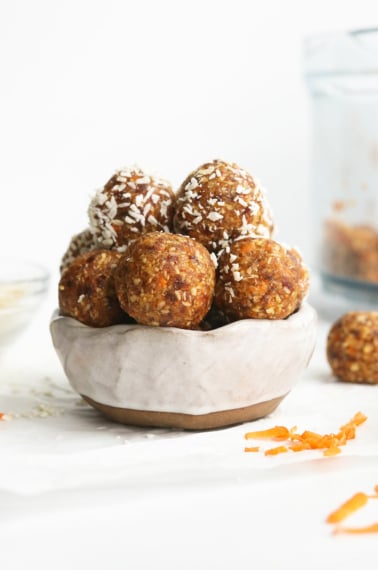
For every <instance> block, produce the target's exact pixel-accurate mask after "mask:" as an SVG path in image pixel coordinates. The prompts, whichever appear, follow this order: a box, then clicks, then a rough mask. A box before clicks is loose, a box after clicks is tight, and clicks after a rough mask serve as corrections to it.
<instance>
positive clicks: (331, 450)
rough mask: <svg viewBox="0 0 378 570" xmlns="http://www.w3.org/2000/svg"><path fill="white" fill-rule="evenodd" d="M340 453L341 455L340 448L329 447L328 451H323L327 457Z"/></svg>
mask: <svg viewBox="0 0 378 570" xmlns="http://www.w3.org/2000/svg"><path fill="white" fill-rule="evenodd" d="M339 453H341V449H340V447H328V449H325V450H324V451H323V455H324V456H325V457H332V455H338V454H339Z"/></svg>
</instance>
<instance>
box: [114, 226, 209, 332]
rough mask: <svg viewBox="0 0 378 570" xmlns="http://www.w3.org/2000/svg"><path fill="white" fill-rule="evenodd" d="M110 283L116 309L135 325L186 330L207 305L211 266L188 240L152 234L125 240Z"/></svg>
mask: <svg viewBox="0 0 378 570" xmlns="http://www.w3.org/2000/svg"><path fill="white" fill-rule="evenodd" d="M115 283H116V290H117V295H118V299H119V301H120V304H121V306H122V308H123V309H124V310H125V311H126V312H127V313H128V314H129V315H130V316H132V317H133V318H134V319H135V320H136V321H137V322H138V323H140V324H144V325H152V326H167V327H177V328H184V329H192V328H195V327H196V326H197V325H198V324H199V323H200V322H201V321H202V319H203V318H204V316H205V315H206V313H207V312H208V310H209V308H210V306H211V302H212V299H213V296H214V284H215V267H214V264H213V261H212V259H211V257H210V254H209V252H208V251H207V250H206V249H205V248H204V247H203V246H202V245H201V244H200V243H198V242H196V241H194V240H193V239H191V238H188V237H186V236H182V235H175V234H169V233H163V232H153V233H150V234H145V235H143V236H141V237H139V238H138V239H137V240H136V241H134V242H133V243H131V244H130V246H129V247H128V249H127V251H126V253H125V254H124V256H123V258H122V260H121V261H120V263H119V265H118V268H117V271H116V274H115Z"/></svg>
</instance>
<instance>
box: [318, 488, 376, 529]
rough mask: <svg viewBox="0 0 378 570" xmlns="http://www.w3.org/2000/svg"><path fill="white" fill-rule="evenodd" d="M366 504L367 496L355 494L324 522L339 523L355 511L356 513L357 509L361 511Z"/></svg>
mask: <svg viewBox="0 0 378 570" xmlns="http://www.w3.org/2000/svg"><path fill="white" fill-rule="evenodd" d="M367 502H368V496H367V495H366V494H365V493H356V494H355V495H353V497H351V498H350V499H348V500H347V501H346V502H345V503H343V504H342V505H341V506H340V507H339V508H338V509H336V511H333V512H332V513H331V514H329V515H328V517H327V519H326V520H327V522H328V523H337V522H341V521H342V520H344V519H346V518H347V517H349V515H351V514H352V513H354V512H355V511H358V509H361V507H364V506H365V505H366V503H367Z"/></svg>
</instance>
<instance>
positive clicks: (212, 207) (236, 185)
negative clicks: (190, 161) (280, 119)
mask: <svg viewBox="0 0 378 570" xmlns="http://www.w3.org/2000/svg"><path fill="white" fill-rule="evenodd" d="M173 224H174V230H175V232H177V233H181V234H184V235H189V236H190V237H192V238H194V239H196V240H197V241H199V242H200V243H202V244H203V245H204V246H205V247H206V248H207V249H208V250H209V251H212V252H216V253H218V254H219V252H221V250H222V249H224V248H225V247H227V245H228V243H229V241H230V240H232V239H235V238H237V237H240V236H255V237H256V236H262V237H270V236H271V235H272V231H273V220H272V216H271V210H270V207H269V204H268V202H267V200H266V197H265V193H264V190H263V189H262V188H261V186H259V185H258V184H257V182H256V180H254V178H252V176H251V175H250V174H249V173H248V172H247V171H246V170H243V169H242V168H240V167H239V166H237V165H236V164H234V163H228V162H224V161H221V160H213V161H212V162H209V163H206V164H204V165H203V166H201V167H200V168H198V169H197V170H195V171H194V172H192V173H191V174H189V176H188V177H187V178H186V179H185V180H184V182H183V183H182V185H181V186H180V188H179V190H178V193H177V196H176V204H175V214H174V219H173Z"/></svg>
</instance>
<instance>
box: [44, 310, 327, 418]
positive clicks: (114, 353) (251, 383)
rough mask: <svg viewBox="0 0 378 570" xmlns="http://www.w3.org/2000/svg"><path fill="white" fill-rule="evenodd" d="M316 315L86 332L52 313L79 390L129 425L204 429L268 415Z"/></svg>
mask: <svg viewBox="0 0 378 570" xmlns="http://www.w3.org/2000/svg"><path fill="white" fill-rule="evenodd" d="M316 320H317V319H316V313H315V311H314V309H313V308H312V307H311V306H310V305H308V304H307V303H304V304H303V305H302V307H301V309H300V310H299V311H298V312H297V313H295V314H293V315H292V316H290V317H289V318H288V319H285V320H277V321H272V320H241V321H237V322H234V323H231V324H229V325H226V326H223V327H220V328H217V329H214V330H210V331H205V332H203V331H190V330H183V329H177V328H168V327H164V328H163V327H161V328H159V327H148V326H142V325H116V326H112V327H106V328H90V327H87V326H85V325H83V324H81V323H79V322H78V321H76V320H74V319H72V318H69V317H62V316H60V315H59V313H58V312H56V313H55V314H54V315H53V318H52V320H51V326H50V329H51V335H52V339H53V343H54V346H55V349H56V351H57V354H58V356H59V358H60V360H61V362H62V365H63V368H64V371H65V373H66V375H67V377H68V379H69V381H70V383H71V385H72V386H73V388H74V389H75V390H76V391H77V392H78V393H79V394H81V395H82V396H83V398H84V399H85V400H87V401H88V402H89V403H90V404H91V405H92V406H94V407H95V408H97V409H99V410H100V411H101V412H102V413H104V414H105V415H106V416H108V417H109V418H111V419H113V420H116V421H119V422H122V423H127V424H134V425H146V426H162V427H167V426H170V427H177V428H185V429H207V428H214V427H221V426H226V425H231V424H235V423H239V422H243V421H249V420H253V419H257V418H259V417H263V416H265V415H267V414H268V413H270V412H272V411H273V410H274V409H275V408H276V407H277V406H278V404H279V403H280V401H281V400H282V399H283V398H284V397H285V396H286V395H287V394H288V393H289V392H290V390H291V389H292V387H293V385H294V384H295V382H296V381H297V379H298V377H299V376H300V374H301V372H303V370H304V369H305V368H306V366H307V364H308V362H309V360H310V358H311V355H312V352H313V349H314V346H315V337H316Z"/></svg>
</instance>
